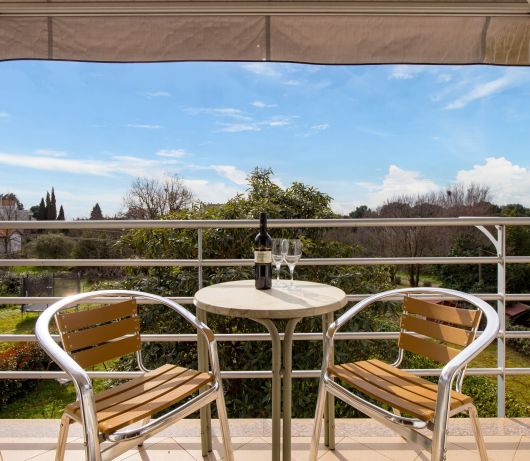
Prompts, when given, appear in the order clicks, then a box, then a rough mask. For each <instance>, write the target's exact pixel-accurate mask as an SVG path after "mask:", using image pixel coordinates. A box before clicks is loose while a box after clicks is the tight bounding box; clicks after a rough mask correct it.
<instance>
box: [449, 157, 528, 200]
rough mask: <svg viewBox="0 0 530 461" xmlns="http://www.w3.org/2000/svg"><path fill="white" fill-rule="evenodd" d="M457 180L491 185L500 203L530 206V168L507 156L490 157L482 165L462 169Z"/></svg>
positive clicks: (494, 196)
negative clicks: (515, 162) (517, 163)
mask: <svg viewBox="0 0 530 461" xmlns="http://www.w3.org/2000/svg"><path fill="white" fill-rule="evenodd" d="M456 181H457V182H461V183H464V184H480V185H484V186H487V187H489V189H490V192H491V195H492V198H493V201H494V202H495V203H498V204H500V205H505V204H508V203H521V204H523V205H524V206H530V169H528V168H526V167H523V166H519V165H515V164H513V163H512V162H511V161H510V160H508V159H506V158H505V157H488V158H486V160H485V163H484V164H482V165H474V166H473V168H471V169H470V170H460V171H459V172H458V173H457V175H456Z"/></svg>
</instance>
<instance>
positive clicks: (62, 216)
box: [57, 205, 65, 221]
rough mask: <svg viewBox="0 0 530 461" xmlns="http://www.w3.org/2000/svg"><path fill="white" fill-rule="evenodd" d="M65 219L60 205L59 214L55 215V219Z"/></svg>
mask: <svg viewBox="0 0 530 461" xmlns="http://www.w3.org/2000/svg"><path fill="white" fill-rule="evenodd" d="M64 220H65V217H64V208H63V206H62V205H61V208H59V214H58V215H57V221H64Z"/></svg>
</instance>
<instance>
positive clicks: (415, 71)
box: [388, 64, 429, 80]
mask: <svg viewBox="0 0 530 461" xmlns="http://www.w3.org/2000/svg"><path fill="white" fill-rule="evenodd" d="M428 68H429V66H425V65H412V64H398V65H396V66H392V69H391V71H390V75H389V77H388V78H390V79H393V80H410V79H412V78H415V77H416V76H418V75H419V74H421V73H423V72H425V71H426V70H427V69H428Z"/></svg>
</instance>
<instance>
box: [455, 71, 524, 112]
mask: <svg viewBox="0 0 530 461" xmlns="http://www.w3.org/2000/svg"><path fill="white" fill-rule="evenodd" d="M513 82H514V78H513V77H512V76H510V75H504V76H502V77H499V78H497V79H495V80H491V81H489V82H486V83H480V84H478V85H476V86H475V87H473V88H472V89H471V90H470V91H468V92H467V93H466V94H464V95H462V96H460V97H459V98H457V99H455V100H454V101H452V102H450V103H449V104H447V105H446V106H445V109H449V110H451V109H462V108H463V107H465V106H467V105H468V104H469V103H470V102H472V101H476V100H477V99H482V98H486V97H488V96H490V95H492V94H494V93H498V92H499V91H502V90H503V89H505V88H507V87H509V86H510V85H511V84H512V83H513Z"/></svg>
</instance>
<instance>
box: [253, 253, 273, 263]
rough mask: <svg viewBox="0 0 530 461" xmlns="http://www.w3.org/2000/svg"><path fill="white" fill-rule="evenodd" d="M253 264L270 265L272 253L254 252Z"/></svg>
mask: <svg viewBox="0 0 530 461" xmlns="http://www.w3.org/2000/svg"><path fill="white" fill-rule="evenodd" d="M254 263H255V264H270V263H272V251H271V250H267V251H254Z"/></svg>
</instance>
